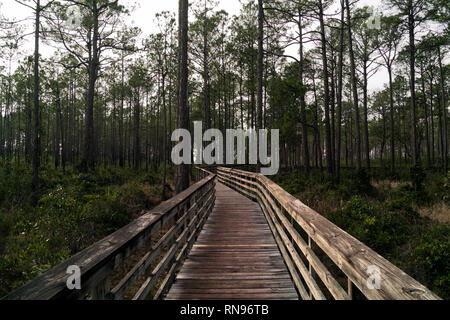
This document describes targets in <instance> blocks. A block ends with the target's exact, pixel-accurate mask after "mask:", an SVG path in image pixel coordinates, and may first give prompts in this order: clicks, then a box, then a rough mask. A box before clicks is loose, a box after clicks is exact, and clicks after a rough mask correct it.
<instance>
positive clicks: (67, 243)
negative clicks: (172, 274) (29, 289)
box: [0, 167, 161, 296]
mask: <svg viewBox="0 0 450 320" xmlns="http://www.w3.org/2000/svg"><path fill="white" fill-rule="evenodd" d="M0 175H1V177H2V178H4V179H1V180H0V181H1V182H0V188H1V190H4V193H2V196H3V201H1V202H0V296H3V295H5V294H7V293H8V292H10V291H11V290H12V289H14V288H17V287H18V286H21V285H23V284H25V283H26V282H28V281H30V280H32V279H33V278H35V277H36V276H38V275H39V274H41V273H43V272H45V271H47V270H48V269H50V268H52V267H53V266H55V265H58V264H60V263H61V262H63V261H64V260H67V259H68V258H69V257H70V256H72V255H73V254H75V253H77V252H79V251H81V250H83V249H85V248H86V247H88V246H89V245H91V244H93V243H95V242H96V241H98V240H100V239H102V238H104V237H105V236H107V235H109V234H111V233H112V232H114V231H116V230H118V229H120V228H121V227H123V226H125V225H126V224H128V223H129V222H130V221H131V220H132V219H134V218H136V217H137V216H138V215H139V214H140V212H141V211H142V210H144V209H149V208H150V207H152V206H154V205H157V204H158V203H159V201H160V198H159V195H160V194H161V191H160V187H159V186H158V187H156V186H155V185H154V184H157V183H160V179H159V178H158V177H159V173H148V174H146V175H144V176H143V177H142V176H140V175H139V173H138V172H136V171H133V170H129V169H115V168H106V169H99V170H98V171H97V172H96V173H92V174H75V173H70V174H69V173H68V174H67V175H63V174H62V173H60V172H58V171H55V170H53V169H46V170H45V171H44V172H43V174H42V195H41V197H40V200H39V203H38V205H37V206H32V205H30V204H29V203H30V199H27V198H26V197H25V196H24V195H23V190H27V189H28V188H31V187H30V186H29V181H31V173H30V172H28V171H26V170H24V169H21V168H10V169H9V172H7V171H6V169H5V168H3V167H0ZM152 177H153V178H152ZM149 182H151V183H152V184H149Z"/></svg>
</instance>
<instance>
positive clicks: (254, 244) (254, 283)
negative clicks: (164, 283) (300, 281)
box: [166, 184, 298, 300]
mask: <svg viewBox="0 0 450 320" xmlns="http://www.w3.org/2000/svg"><path fill="white" fill-rule="evenodd" d="M216 189H217V190H216V204H215V207H214V210H213V212H212V213H211V216H210V217H209V219H208V221H207V223H206V224H205V227H204V229H203V231H202V232H201V233H200V236H199V238H198V240H197V242H196V243H195V245H194V247H193V249H192V250H191V252H190V254H189V256H188V259H187V260H186V262H185V264H184V265H183V267H182V269H181V271H180V273H179V274H178V276H177V278H176V281H175V283H174V285H173V286H172V288H171V289H170V291H169V293H168V295H167V297H166V299H168V300H177V299H186V300H207V299H212V300H223V299H227V300H228V299H231V300H232V299H239V300H240V299H245V300H247V299H248V300H254V299H263V300H271V299H275V300H280V299H283V300H284V299H286V300H289V299H298V295H297V292H296V290H295V288H294V285H293V283H292V279H291V277H290V275H289V272H288V270H287V268H286V265H285V264H284V261H283V258H282V257H281V254H280V251H279V249H278V246H277V245H276V243H275V241H274V239H273V235H272V233H271V231H270V228H269V226H268V224H267V221H266V218H265V217H264V214H263V213H262V211H261V208H260V207H259V205H258V204H257V203H255V202H252V201H250V200H248V199H247V198H246V197H244V196H242V195H240V194H238V193H237V192H235V191H233V190H231V189H230V188H228V187H226V186H224V185H223V184H218V185H217V187H216Z"/></svg>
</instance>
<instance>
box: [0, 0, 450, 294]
mask: <svg viewBox="0 0 450 320" xmlns="http://www.w3.org/2000/svg"><path fill="white" fill-rule="evenodd" d="M3 3H5V4H7V5H4V6H2V5H3ZM139 3H140V5H141V6H142V7H143V8H146V9H145V10H147V11H145V10H143V9H142V8H141V9H139V8H138V7H139V6H134V5H132V4H131V1H125V0H123V1H122V0H119V1H117V0H32V1H22V0H0V298H1V297H3V296H5V295H6V294H8V293H9V292H11V291H12V290H13V289H15V288H18V287H20V286H22V285H24V284H26V283H27V282H29V281H30V280H32V279H34V278H36V277H37V276H38V275H40V274H42V273H43V272H45V271H47V270H49V269H51V268H52V267H53V266H56V265H58V264H60V263H61V262H63V261H65V260H67V259H68V258H69V257H71V256H72V255H74V254H76V253H77V252H80V251H81V250H83V249H84V248H86V247H88V246H90V245H91V244H93V243H95V242H96V241H98V240H100V239H102V238H104V237H105V236H107V235H109V234H111V233H112V232H114V231H116V230H118V229H120V228H121V227H123V226H125V225H127V224H128V223H130V221H133V220H134V219H136V218H137V217H139V216H140V215H141V214H142V212H143V211H145V210H149V209H151V208H154V207H155V206H157V205H158V204H159V203H160V202H161V201H164V200H167V199H169V198H171V197H172V196H174V195H177V194H179V193H181V192H183V191H184V190H186V189H187V188H188V187H189V186H190V184H192V183H193V179H192V176H193V172H192V170H193V167H192V166H190V165H188V164H180V165H177V166H174V165H173V162H172V161H171V150H172V148H174V146H175V144H176V143H178V142H180V141H172V133H173V132H174V130H175V129H183V130H184V132H189V133H190V134H191V136H194V129H193V123H194V122H195V121H199V122H202V123H203V128H204V130H205V131H207V130H209V129H212V128H216V129H218V130H219V131H221V132H224V131H225V130H227V129H241V130H243V131H244V130H248V129H255V130H263V129H267V130H269V131H270V132H272V131H271V130H278V132H279V141H277V142H279V152H280V157H279V159H280V161H281V171H280V172H279V173H278V174H277V175H275V176H273V177H271V179H273V180H274V181H275V182H276V183H277V184H280V185H281V186H282V187H283V188H284V189H285V190H286V191H287V192H289V193H291V194H292V195H294V196H295V197H296V198H298V199H299V200H301V201H302V202H304V203H305V204H306V205H308V206H310V207H311V208H313V209H314V210H316V211H317V212H318V213H319V214H321V215H323V216H325V217H326V218H328V219H329V220H331V221H332V222H333V223H335V224H336V225H338V226H339V227H341V228H342V229H344V230H345V231H347V232H348V233H350V234H351V235H353V236H354V237H356V238H357V239H358V240H360V241H361V242H363V243H364V244H366V245H367V246H369V247H370V248H372V249H374V250H375V251H376V252H378V253H379V254H380V255H382V256H383V257H385V258H387V259H388V260H390V261H391V262H392V263H393V264H395V265H396V266H398V267H399V268H401V269H402V270H404V271H405V272H407V273H408V274H409V275H411V276H412V277H413V278H415V279H417V280H418V281H419V282H421V283H423V284H424V285H425V286H427V287H428V288H429V289H430V290H432V291H433V292H435V293H436V294H437V295H439V296H440V297H442V298H444V299H450V226H449V223H450V171H449V166H448V165H449V155H450V153H449V138H450V129H449V125H448V120H449V119H450V117H449V107H448V106H449V99H448V96H449V92H448V88H449V85H448V83H449V75H450V64H449V52H450V50H449V48H450V18H449V17H450V8H449V2H448V0H373V1H372V0H371V1H370V3H371V4H372V3H373V4H374V6H375V7H376V8H375V7H372V6H368V5H367V3H368V1H364V0H352V1H349V0H244V1H237V0H226V1H225V0H224V1H218V0H194V1H188V0H167V3H170V4H171V5H172V8H171V10H170V11H162V12H158V13H157V14H156V15H155V16H152V17H149V12H150V9H153V3H154V1H140V2H139ZM149 3H150V4H149ZM149 6H150V7H149ZM226 9H227V10H228V11H230V12H232V13H229V12H228V11H227V10H226ZM375 9H377V10H375ZM139 10H141V11H139ZM233 10H234V11H233ZM134 15H136V17H139V16H140V15H143V16H144V17H145V18H146V21H142V20H140V21H139V23H140V24H141V25H139V26H137V25H136V24H135V23H134V20H133V18H134ZM275 136H277V137H278V135H275ZM272 137H273V136H272V135H270V136H269V137H268V139H269V140H271V141H270V142H271V143H272V142H273V141H274V140H275V139H272ZM217 139H218V138H217V137H216V140H217ZM211 140H213V139H211ZM211 140H209V141H211ZM267 142H269V141H267ZM249 145H250V142H249ZM258 147H260V145H259V146H258ZM273 150H278V148H274V149H273ZM247 151H248V150H247ZM214 154H215V155H216V156H217V154H218V152H217V150H216V151H215V152H214ZM235 156H236V158H237V155H235ZM271 156H272V158H274V157H273V156H274V155H273V154H271ZM249 157H250V156H249ZM277 159H278V158H277ZM246 160H247V159H246ZM256 167H258V169H260V168H259V165H257V166H250V169H249V170H254V169H255V168H256ZM350 283H351V282H350ZM349 291H351V287H350V290H349Z"/></svg>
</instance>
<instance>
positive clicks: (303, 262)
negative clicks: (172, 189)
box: [217, 168, 440, 300]
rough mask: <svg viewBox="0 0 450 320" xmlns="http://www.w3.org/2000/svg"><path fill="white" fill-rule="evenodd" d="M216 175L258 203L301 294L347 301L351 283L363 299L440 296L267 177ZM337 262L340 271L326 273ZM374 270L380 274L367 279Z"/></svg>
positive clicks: (220, 171) (234, 172)
mask: <svg viewBox="0 0 450 320" xmlns="http://www.w3.org/2000/svg"><path fill="white" fill-rule="evenodd" d="M217 176H218V179H219V181H220V182H222V183H224V184H225V185H227V186H229V187H231V188H232V189H234V190H236V191H238V192H240V193H242V194H244V195H246V196H248V197H250V198H252V199H254V200H256V201H257V202H258V203H259V204H260V206H261V208H262V210H263V212H264V214H265V216H266V219H267V221H268V223H269V226H270V228H271V230H272V233H273V234H274V237H275V240H276V242H277V244H278V246H279V248H280V251H281V253H282V255H283V258H284V259H285V263H286V265H287V267H288V269H289V271H290V273H291V276H292V278H293V281H294V284H295V286H296V288H297V290H298V292H299V294H300V296H301V297H302V298H303V299H308V300H309V299H316V300H325V299H328V298H330V299H332V298H334V299H336V300H351V299H352V298H353V296H354V292H353V291H354V286H356V288H358V289H359V291H360V292H361V293H362V294H363V295H364V296H365V297H366V298H367V299H374V300H409V299H420V300H427V299H440V298H439V297H438V296H437V295H435V294H434V293H433V292H431V291H430V290H428V289H427V288H426V287H424V286H423V285H422V284H420V283H419V282H417V281H416V280H414V279H413V278H411V277H410V276H408V275H407V274H406V273H405V272H403V271H402V270H400V269H399V268H397V267H396V266H394V265H393V264H392V263H390V262H389V261H387V260H386V259H384V258H383V257H381V256H380V255H378V254H377V253H376V252H374V251H373V250H372V249H370V248H369V247H367V246H366V245H364V244H363V243H361V242H360V241H358V240H357V239H355V238H354V237H352V236H350V235H349V234H348V233H346V232H345V231H343V230H342V229H340V228H338V227H337V226H336V225H334V224H333V223H331V222H330V221H329V220H327V219H325V218H324V217H323V216H321V215H320V214H318V213H317V212H315V211H314V210H312V209H311V208H309V207H307V206H306V205H304V204H303V203H302V202H300V201H299V200H298V199H296V198H294V197H293V196H291V195H290V194H289V193H287V192H286V191H285V190H283V189H282V188H281V187H280V186H278V185H277V184H275V183H274V182H272V181H271V180H270V179H268V178H267V177H265V176H263V175H261V174H256V173H250V172H246V171H241V170H235V169H229V168H218V169H217ZM319 257H320V258H319ZM327 260H328V261H327ZM330 261H331V262H332V263H330ZM336 267H337V269H338V273H339V274H338V275H334V274H332V272H330V270H332V269H336ZM374 270H375V271H379V272H378V276H379V279H376V278H371V276H375V277H376V276H377V275H376V274H375V275H374V274H373V273H371V272H373V271H374ZM334 273H336V272H334ZM378 280H379V281H378Z"/></svg>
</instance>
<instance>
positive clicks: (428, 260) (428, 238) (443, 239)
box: [412, 225, 450, 299]
mask: <svg viewBox="0 0 450 320" xmlns="http://www.w3.org/2000/svg"><path fill="white" fill-rule="evenodd" d="M412 260H413V261H414V263H416V264H419V265H420V266H421V267H422V268H423V269H424V271H425V272H424V274H425V281H426V282H427V283H428V284H429V285H430V286H431V287H432V288H433V289H434V290H435V292H436V293H437V294H438V295H440V296H441V297H443V298H447V299H448V297H450V227H449V226H448V225H440V226H435V227H434V228H431V229H430V230H429V231H428V232H427V233H426V234H425V235H424V236H423V238H422V239H421V241H420V245H419V246H418V247H417V249H416V250H415V251H414V252H413V254H412Z"/></svg>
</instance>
